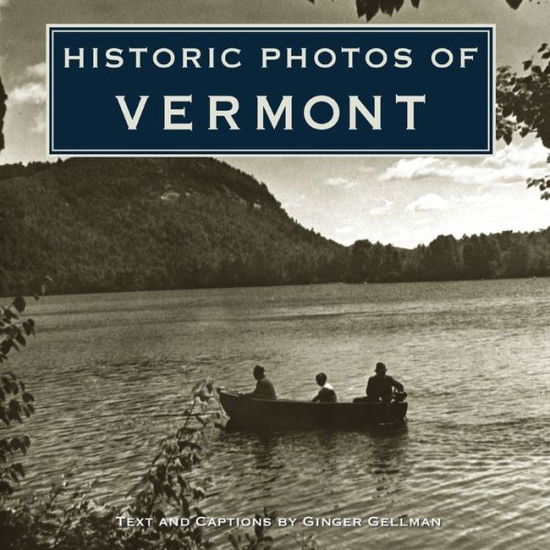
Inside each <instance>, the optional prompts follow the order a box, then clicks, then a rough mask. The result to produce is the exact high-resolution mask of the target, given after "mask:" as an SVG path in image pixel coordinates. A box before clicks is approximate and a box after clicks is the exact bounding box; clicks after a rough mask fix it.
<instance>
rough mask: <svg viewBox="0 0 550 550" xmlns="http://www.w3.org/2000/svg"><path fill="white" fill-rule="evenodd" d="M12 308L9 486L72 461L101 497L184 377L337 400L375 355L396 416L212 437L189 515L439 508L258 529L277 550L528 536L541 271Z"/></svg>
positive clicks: (155, 428)
mask: <svg viewBox="0 0 550 550" xmlns="http://www.w3.org/2000/svg"><path fill="white" fill-rule="evenodd" d="M29 309H30V311H29V314H30V315H32V316H33V317H34V319H35V320H36V322H37V337H36V339H34V340H33V341H32V342H31V343H30V345H29V346H27V348H26V349H25V350H24V351H23V352H22V353H20V354H14V355H13V356H12V359H10V365H9V366H10V368H11V369H12V370H14V371H15V372H16V373H17V374H18V375H19V376H20V377H21V378H22V379H23V380H25V381H26V382H27V385H28V386H29V388H30V390H31V391H33V393H34V395H35V398H36V401H37V413H36V415H35V416H34V417H32V418H31V420H30V421H29V422H28V423H27V433H29V435H30V436H31V439H32V446H31V449H30V457H29V459H28V460H27V468H28V476H27V482H26V484H27V486H28V485H30V486H31V487H33V488H35V489H37V490H39V491H40V490H43V489H44V488H46V487H48V486H49V484H50V483H51V481H52V480H53V479H55V478H56V476H59V475H60V474H61V473H62V472H65V471H67V470H68V469H70V468H72V470H73V471H74V474H75V477H74V479H75V481H74V483H75V485H79V484H81V483H83V482H84V481H86V480H90V479H92V478H94V477H97V478H98V484H97V487H96V488H95V494H96V496H97V497H98V498H99V499H101V500H103V501H107V502H120V501H121V500H122V499H123V498H124V494H125V492H126V490H127V489H128V488H129V487H130V486H131V485H132V483H133V482H134V481H135V480H136V479H137V477H138V476H139V475H140V474H141V473H142V471H143V468H144V467H145V466H146V465H147V464H148V463H149V462H150V460H151V458H152V456H153V455H154V451H155V446H156V444H157V442H158V439H159V438H160V437H161V436H162V435H163V434H166V433H168V432H169V431H170V430H172V429H174V428H175V427H176V426H177V425H178V412H179V411H181V410H183V408H184V406H185V401H186V398H187V394H188V392H189V389H190V387H191V386H192V385H193V384H194V383H195V382H196V381H197V380H200V379H201V378H204V377H206V376H211V377H213V378H214V379H215V381H216V383H217V384H218V385H223V386H225V387H230V388H235V389H241V390H244V389H251V388H253V386H254V380H253V379H252V377H251V370H252V367H253V366H254V365H255V364H256V363H261V364H262V365H264V366H265V368H266V370H267V373H268V376H269V378H270V379H271V380H272V382H273V383H274V384H275V387H276V389H277V393H278V395H279V396H280V397H288V398H296V399H311V398H312V397H313V396H314V395H315V393H316V385H315V381H314V376H315V374H316V373H317V372H319V371H320V370H323V371H325V372H326V373H327V374H328V376H329V382H331V383H332V385H333V386H334V388H335V389H336V391H337V393H338V397H339V399H340V400H348V399H351V398H353V397H355V396H360V395H362V394H364V392H365V385H366V381H367V378H368V376H370V375H371V374H372V371H373V369H374V364H375V363H376V362H377V361H383V362H385V363H386V365H387V366H388V373H389V374H391V375H393V376H394V377H395V378H396V379H397V380H399V381H401V382H402V383H403V384H404V385H405V389H406V390H407V392H408V394H409V398H408V402H409V412H408V422H407V425H406V426H405V427H404V428H402V429H397V430H396V429H393V430H367V431H365V432H361V433H353V432H347V433H325V432H307V433H306V432H304V433H300V432H297V433H290V434H284V433H276V434H272V435H264V436H260V435H255V434H251V433H239V432H236V433H220V434H219V435H216V436H215V437H214V440H213V441H212V443H211V444H210V448H209V453H208V456H207V458H206V460H205V462H204V464H203V465H202V468H203V469H204V470H205V472H206V473H207V474H208V475H209V476H211V478H212V484H211V485H210V486H209V487H208V497H207V499H206V500H205V501H204V502H203V506H202V508H203V510H204V511H205V512H206V513H207V514H209V515H211V516H227V515H230V516H253V515H254V513H255V512H257V511H261V510H262V509H263V507H264V506H268V507H272V508H275V509H276V511H277V513H278V515H279V516H297V517H300V518H301V517H303V516H327V517H328V516H339V517H342V516H346V517H348V516H350V517H362V518H366V517H375V516H376V517H390V518H399V517H404V516H408V517H411V518H412V517H429V518H431V517H436V518H441V520H442V527H441V528H423V529H422V528H400V527H388V528H383V527H371V526H366V525H365V526H362V527H350V528H337V527H318V528H306V527H303V526H301V527H296V528H294V529H292V530H288V529H287V530H283V529H278V530H276V531H274V533H273V534H274V536H275V537H276V539H277V541H278V544H277V546H276V547H277V548H293V547H298V546H297V543H296V542H295V537H296V536H298V535H301V534H302V533H304V534H313V535H315V537H316V539H317V541H318V542H319V544H320V545H321V547H322V548H330V549H332V548H350V549H355V548H357V549H360V548H366V544H367V543H368V547H372V548H383V549H385V548H388V549H389V548H407V549H419V550H420V549H432V548H433V549H438V550H439V549H443V548H453V549H476V550H477V549H495V550H496V549H509V548H522V549H532V548H541V549H542V548H547V547H548V544H549V537H548V517H549V513H550V444H549V443H550V395H549V388H550V343H549V335H550V332H549V326H550V279H522V280H501V281H474V282H450V283H409V284H380V285H343V284H335V285H313V286H300V287H298V286H295V287H268V288H267V287H266V288H246V289H244V288H243V289H213V290H182V291H172V292H138V293H117V294H100V295H80V296H59V297H57V296H53V297H45V298H44V299H42V300H41V301H40V302H33V303H32V304H30V308H29ZM37 457H40V461H39V462H37V460H36V458H37ZM214 536H215V537H216V540H217V541H219V542H220V544H221V543H224V541H225V540H226V536H225V534H223V536H222V534H220V533H219V530H218V531H216V532H214Z"/></svg>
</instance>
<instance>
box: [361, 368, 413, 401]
mask: <svg viewBox="0 0 550 550" xmlns="http://www.w3.org/2000/svg"><path fill="white" fill-rule="evenodd" d="M375 372H376V374H375V375H374V376H371V377H370V378H369V381H368V383H367V399H366V401H370V402H372V401H383V402H385V403H389V402H390V401H391V399H392V392H393V388H395V389H396V390H397V391H398V392H404V389H405V388H404V387H403V384H401V383H400V382H398V381H397V380H396V379H395V378H393V377H392V376H389V375H388V374H386V365H384V363H376V368H375Z"/></svg>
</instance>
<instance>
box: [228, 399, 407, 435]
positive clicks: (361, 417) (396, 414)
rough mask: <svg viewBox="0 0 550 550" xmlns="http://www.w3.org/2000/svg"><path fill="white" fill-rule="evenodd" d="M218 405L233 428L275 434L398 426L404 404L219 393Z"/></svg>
mask: <svg viewBox="0 0 550 550" xmlns="http://www.w3.org/2000/svg"><path fill="white" fill-rule="evenodd" d="M218 393H219V397H220V403H221V405H222V407H223V409H224V410H225V412H226V413H227V415H228V416H229V418H230V419H231V422H232V424H233V425H234V426H238V427H248V428H263V429H265V428H268V429H274V430H289V429H305V428H306V429H307V428H309V429H311V428H329V429H330V428H333V429H336V428H337V429H361V428H363V427H366V426H372V425H376V424H397V423H401V422H403V421H404V419H405V415H406V414H407V403H406V402H392V403H366V402H362V403H312V402H311V401H292V400H289V399H277V400H275V401H273V400H268V399H256V398H253V397H249V396H243V395H238V394H235V393H231V392H227V391H224V390H218Z"/></svg>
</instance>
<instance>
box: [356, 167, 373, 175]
mask: <svg viewBox="0 0 550 550" xmlns="http://www.w3.org/2000/svg"><path fill="white" fill-rule="evenodd" d="M374 171H376V168H374V166H360V167H359V172H361V173H362V174H371V173H372V172H374Z"/></svg>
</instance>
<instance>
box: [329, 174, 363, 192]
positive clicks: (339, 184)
mask: <svg viewBox="0 0 550 550" xmlns="http://www.w3.org/2000/svg"><path fill="white" fill-rule="evenodd" d="M322 184H323V185H326V186H327V187H334V188H337V189H351V188H352V187H355V186H356V185H357V182H356V181H354V180H350V179H348V178H344V177H342V176H336V177H332V178H326V179H325V180H323V182H322Z"/></svg>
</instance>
